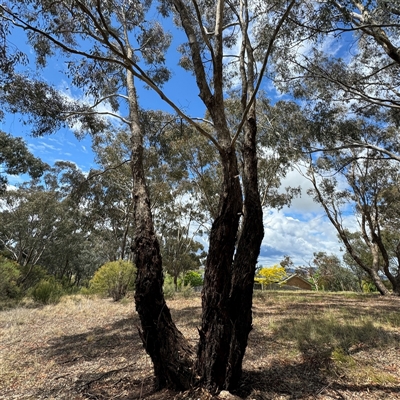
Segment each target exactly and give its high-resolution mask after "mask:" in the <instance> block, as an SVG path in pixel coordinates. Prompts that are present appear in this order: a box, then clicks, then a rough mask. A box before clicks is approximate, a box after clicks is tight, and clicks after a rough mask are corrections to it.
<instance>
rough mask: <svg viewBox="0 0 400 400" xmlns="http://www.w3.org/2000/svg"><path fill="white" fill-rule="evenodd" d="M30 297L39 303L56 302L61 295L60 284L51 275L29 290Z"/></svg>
mask: <svg viewBox="0 0 400 400" xmlns="http://www.w3.org/2000/svg"><path fill="white" fill-rule="evenodd" d="M30 295H31V297H32V299H33V300H34V301H36V302H38V303H41V304H57V303H58V302H59V301H60V298H61V296H62V295H63V289H62V285H61V284H60V283H59V282H57V280H56V279H54V278H53V277H50V278H46V279H42V280H41V281H40V282H39V283H38V284H37V285H35V286H34V287H33V289H32V290H31V292H30Z"/></svg>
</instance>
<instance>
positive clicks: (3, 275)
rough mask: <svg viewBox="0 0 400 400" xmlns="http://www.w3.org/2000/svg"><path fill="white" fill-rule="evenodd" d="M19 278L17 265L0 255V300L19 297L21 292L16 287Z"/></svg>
mask: <svg viewBox="0 0 400 400" xmlns="http://www.w3.org/2000/svg"><path fill="white" fill-rule="evenodd" d="M19 277H20V271H19V269H18V264H17V263H16V262H14V261H11V260H9V259H7V258H6V257H3V256H1V255H0V300H6V299H16V298H18V297H20V295H21V290H20V288H19V287H18V285H17V281H18V278H19Z"/></svg>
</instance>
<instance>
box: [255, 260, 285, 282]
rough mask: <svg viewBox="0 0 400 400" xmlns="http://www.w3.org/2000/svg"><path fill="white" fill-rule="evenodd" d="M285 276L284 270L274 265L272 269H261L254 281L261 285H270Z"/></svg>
mask: <svg viewBox="0 0 400 400" xmlns="http://www.w3.org/2000/svg"><path fill="white" fill-rule="evenodd" d="M286 276H287V275H286V271H285V268H283V267H282V266H280V265H274V266H272V267H264V268H261V269H260V270H259V271H258V272H257V274H256V277H255V278H254V280H255V281H256V282H258V283H261V284H262V285H270V284H271V283H275V282H279V281H281V280H282V279H284V278H286Z"/></svg>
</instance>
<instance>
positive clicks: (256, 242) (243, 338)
mask: <svg viewBox="0 0 400 400" xmlns="http://www.w3.org/2000/svg"><path fill="white" fill-rule="evenodd" d="M244 131H245V135H244V143H243V152H242V154H243V173H242V174H243V177H242V180H243V191H244V207H243V223H242V228H241V233H240V238H239V241H238V245H237V250H236V254H235V260H234V263H233V268H232V285H231V293H230V295H229V297H230V299H229V303H230V304H229V310H230V320H231V323H232V324H233V334H232V338H231V342H230V348H229V356H228V369H227V372H226V378H225V385H224V388H225V389H228V390H231V389H234V388H236V387H237V385H238V383H239V380H240V377H241V374H242V362H243V357H244V354H245V351H246V347H247V340H248V336H249V333H250V331H251V329H252V304H253V287H254V275H255V270H256V265H257V259H258V256H259V253H260V247H261V242H262V239H263V237H264V225H263V213H262V207H261V201H260V194H259V191H258V176H257V152H256V133H257V127H256V123H255V120H254V119H250V120H249V121H248V123H247V124H246V126H245V130H244Z"/></svg>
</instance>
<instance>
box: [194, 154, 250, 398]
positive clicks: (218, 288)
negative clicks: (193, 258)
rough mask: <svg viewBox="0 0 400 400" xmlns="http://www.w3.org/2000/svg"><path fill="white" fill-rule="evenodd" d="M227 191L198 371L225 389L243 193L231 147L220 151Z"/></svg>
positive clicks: (209, 269)
mask: <svg viewBox="0 0 400 400" xmlns="http://www.w3.org/2000/svg"><path fill="white" fill-rule="evenodd" d="M220 155H221V161H222V167H223V192H222V193H221V195H220V204H219V213H218V216H217V218H216V219H215V221H214V223H213V225H212V228H211V232H210V247H209V252H208V257H207V261H206V268H205V274H204V286H203V292H202V307H203V314H202V323H201V329H200V331H199V334H200V340H199V347H198V359H197V372H198V374H199V376H200V382H201V384H202V385H203V386H205V387H207V388H208V389H210V390H211V391H217V390H219V389H223V388H225V381H226V377H227V371H228V369H229V355H230V346H231V338H232V334H233V329H234V327H233V326H232V323H231V321H230V318H231V312H230V306H231V304H230V297H229V296H230V292H231V277H232V260H233V255H234V251H235V245H236V240H237V233H238V228H239V219H240V214H241V211H242V193H241V187H240V182H239V173H238V168H237V161H236V154H235V152H234V150H232V149H231V148H230V149H229V150H225V151H224V152H221V153H220Z"/></svg>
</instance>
